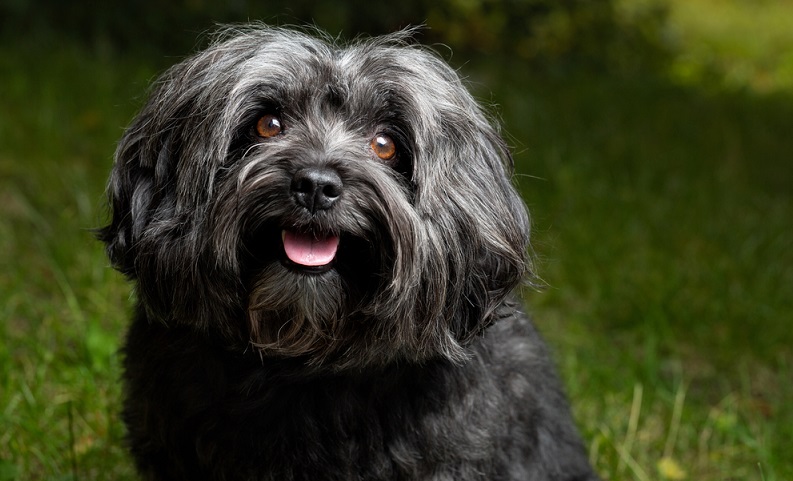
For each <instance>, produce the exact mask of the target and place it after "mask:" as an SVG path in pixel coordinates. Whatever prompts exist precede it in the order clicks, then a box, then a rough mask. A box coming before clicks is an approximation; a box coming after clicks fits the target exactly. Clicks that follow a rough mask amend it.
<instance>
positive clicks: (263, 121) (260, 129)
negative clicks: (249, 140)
mask: <svg viewBox="0 0 793 481" xmlns="http://www.w3.org/2000/svg"><path fill="white" fill-rule="evenodd" d="M283 130H284V126H283V124H282V123H281V119H280V118H279V117H278V116H277V115H273V114H265V115H263V116H262V117H261V118H259V121H258V122H256V133H257V134H258V135H259V137H262V138H264V139H269V138H270V137H275V136H276V135H278V134H280V133H281V132H283Z"/></svg>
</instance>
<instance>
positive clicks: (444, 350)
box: [100, 26, 597, 481]
mask: <svg viewBox="0 0 793 481" xmlns="http://www.w3.org/2000/svg"><path fill="white" fill-rule="evenodd" d="M318 37H321V34H314V35H309V34H305V33H300V32H295V31H291V30H284V29H274V28H267V27H263V26H251V27H247V28H240V29H235V30H231V31H227V32H225V33H224V34H223V35H221V38H219V39H218V40H217V41H216V42H215V43H214V44H213V45H212V46H211V47H210V48H209V49H207V50H205V51H203V52H201V53H199V54H197V55H195V56H193V57H191V58H189V59H187V60H185V61H184V62H182V63H180V64H178V65H176V66H175V67H173V68H172V69H171V70H169V71H168V72H167V73H166V74H165V75H164V76H163V78H162V79H161V80H160V81H159V82H158V84H157V86H156V87H155V89H154V91H153V93H152V95H151V97H150V99H149V102H148V103H147V105H146V106H145V107H144V108H143V110H142V111H141V113H140V114H139V115H138V117H137V118H136V119H135V121H134V122H133V123H132V125H131V126H130V127H129V129H128V130H127V132H126V133H125V135H124V137H123V138H122V140H121V142H120V144H119V147H118V150H117V153H116V161H115V166H114V169H113V173H112V176H111V179H110V185H109V188H108V191H109V197H110V205H111V209H112V219H111V222H110V224H109V225H108V226H106V227H105V228H104V229H102V231H101V233H100V237H101V238H102V240H103V241H104V242H105V243H106V244H107V250H108V255H109V257H110V259H111V260H112V262H113V264H114V266H115V267H116V268H117V269H119V270H120V271H121V272H123V273H124V274H125V275H127V276H128V277H129V278H130V279H131V280H132V282H133V283H134V285H135V287H136V293H137V298H138V308H137V313H136V315H135V318H134V320H133V323H132V326H131V329H130V331H129V334H128V337H127V343H126V347H125V354H126V357H125V364H124V368H125V380H126V402H125V408H124V420H125V422H126V424H127V427H128V430H129V442H130V445H131V450H132V453H133V456H134V458H135V461H136V463H137V466H138V468H139V471H140V473H141V474H142V476H143V477H144V478H145V479H149V480H193V481H195V480H251V481H253V480H258V481H265V480H272V481H275V480H278V481H287V480H296V481H297V480H305V481H308V480H311V481H316V480H449V481H451V480H458V481H459V480H566V481H573V480H577V481H583V480H596V479H597V478H596V476H595V474H594V473H593V472H592V469H591V468H590V466H589V463H588V461H587V459H586V454H585V450H584V448H583V445H582V442H581V440H580V438H579V436H578V434H577V432H576V429H575V427H574V424H573V421H572V419H571V416H570V412H569V408H568V405H567V402H566V400H565V397H564V394H563V390H562V388H561V386H560V383H559V381H558V379H557V377H556V375H555V373H554V369H553V367H552V363H551V361H550V359H549V356H548V353H547V351H546V348H545V346H544V344H543V342H542V341H541V339H540V338H539V336H538V335H537V333H536V331H535V329H534V327H533V326H532V324H531V322H530V321H529V319H528V318H527V317H526V316H525V315H524V314H523V313H522V312H521V311H520V309H519V308H518V306H517V304H516V303H515V302H513V301H512V300H510V299H511V298H510V295H511V294H510V293H511V291H512V290H513V289H514V288H515V287H516V286H517V285H518V284H519V283H520V281H521V279H524V278H526V277H528V276H530V275H531V271H530V265H529V260H528V258H527V253H526V252H527V248H528V231H529V222H528V217H527V214H526V211H525V208H524V206H523V204H522V202H521V200H520V198H519V196H518V194H517V192H516V191H515V189H514V188H513V187H512V185H511V183H510V174H511V168H512V161H511V157H510V154H509V152H508V150H507V148H506V147H505V145H504V142H503V141H502V140H501V138H500V136H499V134H498V132H497V130H496V129H495V128H494V126H493V125H494V123H493V122H491V121H489V120H488V119H487V117H486V116H485V115H484V114H483V112H482V111H481V109H480V108H479V107H478V105H477V104H476V102H475V101H474V100H473V99H472V97H471V96H470V94H469V93H468V92H467V91H466V89H465V88H464V87H463V85H462V83H461V81H460V79H459V78H458V76H457V74H456V73H455V72H454V71H452V70H451V69H450V68H449V67H448V66H446V65H445V64H444V63H443V62H442V61H440V60H439V59H438V58H437V57H436V56H435V55H433V54H431V53H429V52H428V51H426V50H425V49H422V48H420V47H417V46H412V45H408V43H407V35H406V34H404V33H402V34H397V35H392V36H389V37H385V38H378V39H372V40H361V41H358V42H354V43H352V44H350V45H347V46H339V45H337V44H336V43H335V42H334V41H333V40H331V39H327V38H318ZM260 119H265V120H267V119H270V121H269V123H267V125H266V126H265V127H267V128H265V129H264V131H263V130H262V129H261V128H260V127H261V125H262V124H261V120H260ZM272 119H275V120H272ZM271 127H272V128H273V129H274V130H273V131H272V132H271V131H270V130H267V129H268V128H271ZM271 133H272V135H271ZM372 139H377V140H378V142H380V143H381V144H383V145H385V146H388V145H389V144H391V145H394V146H395V148H396V150H395V153H389V152H388V149H386V151H385V152H384V153H383V152H380V151H378V150H377V149H378V148H379V147H377V146H375V145H374V144H373V143H372V142H371V140H372ZM383 139H385V140H383ZM381 154H382V155H381ZM307 177H308V178H309V180H308V181H306V178H307ZM306 182H308V183H306ZM290 236H291V237H290ZM293 238H298V239H303V240H304V242H309V240H311V239H313V240H311V241H310V242H311V243H312V244H311V245H312V246H315V247H316V246H319V247H316V248H317V249H324V250H325V251H326V252H330V253H331V254H332V259H330V257H328V258H327V259H326V261H324V262H322V263H321V265H319V266H316V265H309V264H308V262H307V261H306V260H307V259H308V257H307V256H306V255H305V249H304V250H303V251H300V249H299V248H296V247H295V244H294V242H295V241H293V240H290V239H293ZM333 242H338V248H337V249H336V248H335V247H333V246H332V244H333ZM329 246H330V247H329ZM290 248H291V252H292V253H290ZM295 249H298V251H299V252H302V254H294V253H293V252H294V251H295ZM312 252H314V251H312ZM312 255H313V254H312ZM328 255H330V254H328Z"/></svg>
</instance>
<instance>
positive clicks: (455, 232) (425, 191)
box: [414, 73, 531, 343]
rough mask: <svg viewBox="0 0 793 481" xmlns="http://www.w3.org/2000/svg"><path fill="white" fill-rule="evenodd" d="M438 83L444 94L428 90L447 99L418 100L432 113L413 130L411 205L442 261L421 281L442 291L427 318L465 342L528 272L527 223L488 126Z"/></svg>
mask: <svg viewBox="0 0 793 481" xmlns="http://www.w3.org/2000/svg"><path fill="white" fill-rule="evenodd" d="M451 75H452V73H447V74H446V78H447V79H449V78H450V77H451ZM455 78H456V74H455ZM430 84H431V82H430ZM445 85H446V86H447V88H446V89H445V92H444V90H443V89H436V90H435V91H434V92H433V94H432V95H434V96H435V97H436V98H437V97H439V96H442V95H443V93H446V97H447V98H442V99H441V100H442V101H437V100H436V101H435V102H432V103H429V102H427V103H425V104H426V105H432V106H437V107H436V108H438V109H439V110H438V111H437V112H434V113H433V114H432V117H433V118H434V122H433V124H432V128H431V129H423V132H419V139H418V141H419V142H421V143H422V145H423V146H424V148H422V149H417V152H418V155H417V158H416V159H415V165H414V170H415V174H416V175H415V176H414V183H415V184H416V189H417V194H416V199H417V201H416V209H417V210H418V211H419V213H420V215H421V216H422V217H424V218H425V219H427V221H428V223H429V225H430V226H431V228H432V231H433V232H432V234H431V235H429V236H427V241H428V242H432V243H434V244H435V245H434V246H431V247H430V248H431V249H432V250H433V251H435V252H436V253H438V255H442V256H445V258H446V266H445V269H446V272H445V275H446V276H447V277H446V279H447V282H446V284H445V285H444V286H440V285H438V284H437V283H438V275H439V274H440V273H437V266H434V267H433V269H432V270H433V271H436V273H435V274H433V273H430V274H429V275H428V278H427V280H426V282H427V283H428V285H430V286H431V285H432V284H433V283H435V286H436V287H435V288H432V287H430V288H427V289H425V291H426V292H428V293H432V292H440V293H442V294H441V295H438V296H435V297H434V299H433V298H429V297H428V299H427V301H426V304H429V305H434V306H435V307H434V308H433V309H435V310H436V311H437V312H432V313H430V315H431V317H430V318H432V314H436V315H440V316H446V317H447V325H448V326H449V328H450V329H451V332H452V334H453V335H454V337H455V338H456V339H457V340H458V342H461V343H465V342H468V341H469V340H470V339H472V338H473V337H475V336H476V335H478V334H479V333H481V331H482V330H483V329H485V328H486V327H488V326H489V325H490V324H492V323H493V322H494V321H495V320H496V318H497V317H498V314H497V310H498V308H499V307H500V306H502V305H503V303H504V301H505V299H506V297H507V296H508V295H509V294H510V292H511V291H512V290H514V289H515V288H516V287H517V286H518V285H519V284H520V283H521V281H522V280H523V279H525V278H526V277H527V276H530V275H531V260H530V257H529V254H528V249H529V229H530V224H529V217H528V212H527V210H526V207H525V205H524V203H523V201H522V199H521V198H520V195H519V194H518V192H517V190H516V189H515V187H514V185H513V184H512V173H513V160H512V156H511V154H510V151H509V149H508V147H507V145H506V143H505V142H504V140H503V138H502V137H501V135H500V134H499V132H498V130H497V128H496V127H495V125H496V123H495V122H494V121H492V120H491V119H489V118H488V116H487V115H486V114H485V113H484V112H483V111H482V109H481V108H480V107H479V106H478V105H477V103H476V101H475V100H474V99H473V97H472V96H471V95H470V94H469V93H468V92H467V90H466V89H465V88H464V87H463V86H462V84H461V83H460V82H456V81H455V80H454V78H453V79H452V81H451V82H448V83H446V84H445ZM439 92H440V93H439ZM422 135H423V136H424V138H421V137H422ZM426 271H428V270H427V269H425V272H426ZM441 300H443V303H442V304H441V303H439V301H441ZM448 316H453V317H452V318H449V317H448Z"/></svg>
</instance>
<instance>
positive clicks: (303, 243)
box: [281, 230, 339, 267]
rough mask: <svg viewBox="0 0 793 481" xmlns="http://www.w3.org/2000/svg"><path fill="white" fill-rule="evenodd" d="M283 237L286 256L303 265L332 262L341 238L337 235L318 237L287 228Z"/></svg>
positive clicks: (322, 264) (320, 264)
mask: <svg viewBox="0 0 793 481" xmlns="http://www.w3.org/2000/svg"><path fill="white" fill-rule="evenodd" d="M281 237H282V238H283V241H284V251H285V252H286V257H288V258H289V260H290V261H292V262H294V263H295V264H299V265H301V266H307V267H316V266H324V265H326V264H330V261H332V260H333V258H334V257H336V249H338V247H339V238H338V237H336V236H329V237H326V238H324V239H317V238H315V237H314V236H312V235H311V234H299V233H297V232H292V231H287V230H285V231H283V232H282V234H281Z"/></svg>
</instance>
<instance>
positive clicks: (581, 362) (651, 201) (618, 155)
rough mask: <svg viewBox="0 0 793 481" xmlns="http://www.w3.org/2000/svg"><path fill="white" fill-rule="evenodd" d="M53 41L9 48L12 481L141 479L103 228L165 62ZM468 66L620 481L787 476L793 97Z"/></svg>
mask: <svg viewBox="0 0 793 481" xmlns="http://www.w3.org/2000/svg"><path fill="white" fill-rule="evenodd" d="M681 1H682V0H681ZM692 3H697V4H698V5H706V4H708V2H707V1H706V0H692ZM678 4H680V5H682V3H679V2H678ZM737 4H738V3H736V2H732V3H731V5H737ZM780 4H783V5H787V3H786V2H780ZM747 5H748V4H747ZM690 8H694V6H691V7H690ZM736 8H737V7H736ZM747 8H748V7H747ZM676 12H679V11H676ZM725 12H726V13H723V14H722V15H724V16H726V17H725V19H723V21H724V22H727V23H729V22H731V21H734V20H735V17H736V16H740V15H738V14H735V13H734V12H733V10H730V9H727V10H725ZM678 14H679V13H675V15H678ZM691 15H693V14H689V16H684V18H685V19H687V20H686V21H688V22H689V24H686V25H694V26H697V25H701V24H702V22H700V23H697V22H695V20H696V17H693V16H691ZM708 18H709V19H708V22H711V21H715V20H711V19H710V17H708ZM788 18H793V17H788ZM681 22H682V21H681ZM678 25H684V24H683V23H680V22H678ZM686 28H688V30H686V31H687V32H695V31H699V32H705V31H707V32H712V31H714V30H708V29H705V27H702V26H700V27H698V28H700V30H696V29H693V30H692V28H693V27H686ZM747 28H749V27H747ZM760 28H763V29H767V28H771V27H768V26H767V25H765V24H762V25H761V26H760ZM787 28H790V22H788V24H787ZM792 31H793V30H792ZM692 35H693V34H692ZM709 35H713V36H714V37H713V38H716V39H719V38H722V40H723V42H724V44H728V43H729V42H727V40H724V39H723V37H729V36H730V31H721V33H718V35H717V34H709ZM686 38H702V37H691V36H689V37H686ZM764 38H778V37H774V36H773V35H772V34H771V33H768V32H765V33H764ZM687 41H693V40H687ZM697 42H698V40H697ZM695 43H696V42H695ZM716 43H717V44H718V42H716ZM719 45H721V44H719ZM789 46H790V45H789V44H788V47H789ZM49 47H50V46H49V45H46V44H35V43H31V44H29V45H22V46H20V47H17V48H11V47H10V46H8V45H4V46H2V47H0V82H1V83H2V85H3V91H4V92H3V95H2V96H0V112H2V114H0V266H3V268H2V271H0V336H1V337H0V481H8V480H16V479H19V480H22V479H24V480H39V479H40V480H76V479H117V480H124V479H134V476H133V474H132V469H131V464H130V461H129V459H128V457H127V455H126V453H125V451H124V449H123V445H122V438H123V426H122V425H121V423H120V420H119V418H118V409H119V399H120V395H121V393H120V387H119V383H118V377H119V363H118V355H117V354H116V352H117V348H118V345H119V342H120V339H121V337H122V335H123V331H124V326H125V324H126V320H125V319H126V315H127V311H128V305H129V302H128V299H129V288H128V286H127V285H126V284H125V282H124V280H123V279H122V278H121V277H120V276H119V275H117V274H115V273H114V272H113V271H112V270H111V269H110V268H109V267H108V265H107V261H106V259H105V257H104V253H103V252H102V247H101V246H100V245H99V243H98V242H96V241H94V240H93V238H92V234H91V232H90V229H91V228H93V227H96V226H98V225H100V224H101V223H102V221H103V219H104V212H103V210H102V207H101V206H102V203H103V195H102V191H103V187H104V182H105V179H106V176H107V173H108V171H109V168H110V163H111V155H112V151H113V148H114V142H115V141H116V139H117V138H118V137H119V136H120V134H121V132H122V129H123V127H124V125H126V124H127V122H128V121H129V119H130V118H131V116H132V114H133V113H134V111H135V109H136V108H137V106H138V105H139V101H140V96H141V95H142V92H143V91H144V90H145V86H146V85H147V83H148V81H149V80H150V79H151V77H152V76H153V75H154V69H153V68H152V67H151V65H152V64H151V63H150V62H146V61H143V60H137V61H136V60H134V59H132V58H129V57H128V58H126V59H121V58H118V57H114V56H105V55H102V54H101V53H99V54H97V53H89V52H86V51H85V50H83V49H80V48H76V47H70V46H69V43H68V42H65V43H62V44H61V46H60V47H59V48H57V49H54V48H49ZM683 47H684V48H685V47H686V45H685V44H684V45H683ZM692 49H693V46H692V47H691V48H689V49H688V50H686V51H688V52H693V50H692ZM763 51H765V50H764V49H759V50H757V52H763ZM718 52H721V53H719V55H722V56H726V57H729V55H726V54H724V52H725V50H717V53H718ZM692 55H693V54H692ZM751 55H759V54H751ZM751 55H750V57H751ZM689 58H693V57H689ZM747 58H749V57H747ZM728 63H729V62H728ZM675 68H678V67H675ZM466 71H467V72H468V73H471V75H472V77H473V78H474V79H475V80H477V81H478V82H480V83H481V84H482V85H486V86H487V88H488V89H490V88H493V89H494V93H493V94H492V97H491V96H490V95H485V94H484V92H485V90H482V94H483V96H485V97H486V98H488V99H492V100H493V101H495V102H497V103H499V104H500V106H501V107H500V110H501V112H502V114H503V117H504V121H505V124H506V126H507V132H508V133H509V135H510V141H511V143H512V144H513V145H514V146H515V150H516V152H517V163H518V170H519V174H520V176H519V179H518V180H519V182H520V186H521V188H522V190H523V192H524V196H525V198H526V201H527V203H528V204H529V207H530V209H531V210H532V213H533V219H534V246H535V250H536V251H537V253H538V257H539V259H538V268H539V272H540V274H541V275H542V277H543V279H544V280H545V281H546V283H547V285H548V287H547V288H546V289H545V290H543V291H542V292H533V291H532V292H530V291H527V292H525V294H526V299H527V304H528V306H529V308H530V310H531V311H532V312H533V313H534V315H535V317H536V319H537V323H538V325H539V326H540V328H541V329H542V330H543V332H544V333H545V335H546V337H547V338H548V339H549V341H550V343H551V344H552V345H553V346H554V347H555V348H556V352H557V357H558V360H559V364H560V367H561V370H562V374H563V376H564V377H565V380H566V382H567V385H568V388H569V393H570V396H571V398H572V399H573V404H574V406H575V411H576V415H577V417H578V419H579V424H580V425H581V427H582V431H583V432H584V434H585V436H586V438H587V439H588V440H589V442H590V454H591V457H592V459H593V462H594V463H595V465H596V466H597V469H598V471H599V472H600V473H601V474H602V476H603V477H604V479H610V480H628V479H631V480H633V479H635V480H640V481H643V480H680V479H688V480H698V481H699V480H705V481H708V480H714V481H715V480H726V479H731V480H738V479H740V480H758V481H777V480H779V481H781V480H787V479H793V459H791V457H790V455H789V453H790V452H793V441H792V440H793V405H791V403H790V399H793V388H792V387H791V386H790V384H791V383H790V380H791V379H793V348H791V346H793V330H791V329H790V327H789V326H790V323H791V321H793V295H791V294H793V293H792V292H791V289H793V222H792V221H791V219H793V198H792V195H793V163H792V162H791V161H790V152H791V151H792V150H793V138H791V136H790V135H789V133H788V132H789V129H790V123H791V120H793V93H791V92H793V90H791V89H790V88H789V86H788V85H787V84H785V82H784V81H782V80H780V81H778V82H775V83H774V88H767V87H766V85H767V84H762V85H760V84H755V83H753V82H754V81H749V80H746V81H745V82H744V83H742V84H740V88H738V87H736V85H737V84H735V83H729V82H712V81H711V80H712V79H711V78H710V77H707V76H691V75H688V76H686V75H683V76H681V75H679V71H678V70H675V71H674V72H673V74H672V75H671V79H672V80H669V79H665V78H657V77H646V76H633V77H619V76H611V77H604V76H597V75H589V74H585V73H581V72H566V74H565V75H561V74H556V75H555V74H535V73H532V72H526V71H523V70H521V69H514V66H511V67H510V68H508V66H504V65H492V63H491V64H489V65H487V66H486V68H485V66H480V68H477V65H476V64H475V63H473V64H471V65H470V66H469V67H467V68H466ZM723 77H724V76H723V75H722V77H719V78H723ZM747 78H748V77H747ZM752 78H754V77H752ZM777 78H780V79H784V77H783V76H777ZM731 82H732V81H731Z"/></svg>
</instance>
